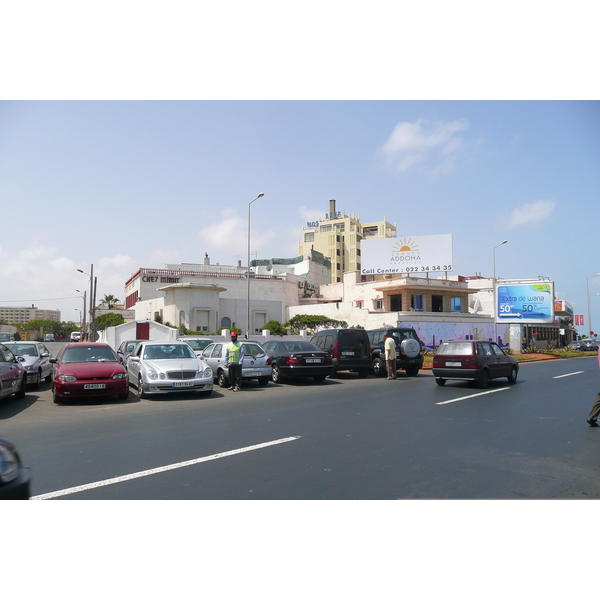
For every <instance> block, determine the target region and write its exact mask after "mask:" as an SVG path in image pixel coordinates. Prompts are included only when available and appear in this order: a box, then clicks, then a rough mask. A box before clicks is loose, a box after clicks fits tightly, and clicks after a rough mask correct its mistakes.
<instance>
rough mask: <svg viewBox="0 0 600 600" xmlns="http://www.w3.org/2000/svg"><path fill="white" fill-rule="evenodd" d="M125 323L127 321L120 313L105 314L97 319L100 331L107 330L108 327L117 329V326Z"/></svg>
mask: <svg viewBox="0 0 600 600" xmlns="http://www.w3.org/2000/svg"><path fill="white" fill-rule="evenodd" d="M122 323H125V319H124V318H123V315H120V314H118V313H110V312H109V313H105V314H103V315H100V316H98V317H96V325H97V327H98V329H99V330H100V331H102V330H104V329H106V328H107V327H115V326H116V325H121V324H122Z"/></svg>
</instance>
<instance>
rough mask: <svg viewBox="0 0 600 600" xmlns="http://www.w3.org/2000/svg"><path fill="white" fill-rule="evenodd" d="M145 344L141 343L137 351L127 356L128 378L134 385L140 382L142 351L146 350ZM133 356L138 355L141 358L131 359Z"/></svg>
mask: <svg viewBox="0 0 600 600" xmlns="http://www.w3.org/2000/svg"><path fill="white" fill-rule="evenodd" d="M144 348H145V345H144V344H140V345H139V346H138V348H137V352H135V353H132V354H130V355H129V356H128V357H127V366H126V369H127V380H128V381H129V382H130V383H133V384H134V385H137V383H138V376H139V374H140V366H141V365H140V360H142V353H143V352H144ZM132 356H136V357H137V358H139V360H135V361H134V360H131V357H132Z"/></svg>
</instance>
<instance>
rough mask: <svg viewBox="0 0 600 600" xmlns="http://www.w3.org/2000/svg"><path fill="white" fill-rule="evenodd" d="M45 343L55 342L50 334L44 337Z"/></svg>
mask: <svg viewBox="0 0 600 600" xmlns="http://www.w3.org/2000/svg"><path fill="white" fill-rule="evenodd" d="M44 341H45V342H55V341H56V340H55V339H54V336H53V335H52V334H51V333H48V334H46V335H45V336H44Z"/></svg>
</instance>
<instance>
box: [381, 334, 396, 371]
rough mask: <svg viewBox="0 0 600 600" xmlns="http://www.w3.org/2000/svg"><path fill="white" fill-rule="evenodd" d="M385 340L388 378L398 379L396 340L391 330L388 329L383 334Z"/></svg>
mask: <svg viewBox="0 0 600 600" xmlns="http://www.w3.org/2000/svg"><path fill="white" fill-rule="evenodd" d="M383 337H384V339H385V342H384V344H383V347H384V349H385V368H386V370H387V374H388V377H387V378H388V379H396V378H397V377H396V371H397V369H396V342H395V341H394V338H393V337H392V336H391V335H390V333H389V331H386V333H385V335H384V336H383Z"/></svg>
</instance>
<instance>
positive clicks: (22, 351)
mask: <svg viewBox="0 0 600 600" xmlns="http://www.w3.org/2000/svg"><path fill="white" fill-rule="evenodd" d="M5 346H6V347H7V348H9V349H10V351H11V352H12V353H13V354H14V355H15V356H16V357H18V358H19V362H20V363H21V364H22V365H23V366H24V367H25V371H27V384H28V385H32V386H33V387H34V388H35V389H36V390H37V389H38V388H39V387H40V383H41V382H42V379H44V380H45V381H46V382H48V383H50V381H52V365H51V364H50V359H51V358H52V353H51V352H50V350H48V348H47V347H46V345H45V344H44V343H43V342H6V344H5ZM20 357H22V359H21V358H20Z"/></svg>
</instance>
